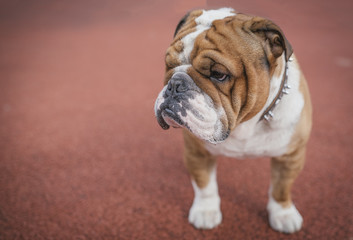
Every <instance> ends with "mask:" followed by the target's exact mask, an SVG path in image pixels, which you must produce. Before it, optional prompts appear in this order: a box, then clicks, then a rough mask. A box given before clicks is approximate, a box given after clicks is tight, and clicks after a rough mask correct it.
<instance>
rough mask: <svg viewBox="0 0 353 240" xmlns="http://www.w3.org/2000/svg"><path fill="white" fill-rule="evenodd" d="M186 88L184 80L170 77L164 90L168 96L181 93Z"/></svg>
mask: <svg viewBox="0 0 353 240" xmlns="http://www.w3.org/2000/svg"><path fill="white" fill-rule="evenodd" d="M187 90H188V87H187V84H186V82H185V81H183V80H182V79H175V78H172V79H170V80H169V82H168V86H167V89H166V91H165V94H166V95H167V96H168V97H169V96H173V95H179V94H182V93H184V92H186V91H187Z"/></svg>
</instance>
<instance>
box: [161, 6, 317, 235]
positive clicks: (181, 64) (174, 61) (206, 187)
mask: <svg viewBox="0 0 353 240" xmlns="http://www.w3.org/2000/svg"><path fill="white" fill-rule="evenodd" d="M290 56H291V57H290ZM289 58H290V59H289ZM286 61H287V62H288V78H287V79H288V80H287V81H288V84H289V85H290V86H291V89H290V93H289V94H288V95H285V96H283V98H282V100H281V101H280V103H279V104H278V105H277V106H276V107H275V108H274V110H273V113H274V116H273V118H272V119H270V120H269V121H266V120H264V119H261V117H262V115H263V113H264V112H265V111H266V109H267V108H268V106H269V105H270V104H271V102H272V101H273V100H274V99H275V97H276V95H277V93H278V91H279V90H280V85H281V81H282V77H283V74H284V71H285V63H286ZM311 112H312V110H311V102H310V96H309V91H308V87H307V83H306V80H305V78H304V76H303V74H302V72H301V70H300V68H299V65H298V63H297V60H296V58H295V56H294V54H292V48H291V45H290V44H289V42H288V41H287V39H286V38H285V36H284V34H283V32H282V31H281V29H280V28H279V27H278V26H277V25H275V24H274V23H273V22H271V21H270V20H267V19H264V18H260V17H252V16H248V15H245V14H238V13H235V11H234V10H233V9H230V8H222V9H218V10H208V11H207V10H196V11H192V12H190V13H189V14H187V15H186V16H185V17H184V19H182V21H181V22H180V23H179V25H178V27H177V30H176V34H175V38H174V40H173V42H172V44H171V46H170V47H169V48H168V50H167V54H166V77H165V87H164V88H163V89H162V91H161V92H160V94H159V96H158V98H157V100H156V103H155V113H156V116H157V119H158V122H159V123H160V125H161V126H162V127H163V128H164V129H167V128H169V126H173V127H183V128H184V130H183V134H184V142H185V151H184V160H185V165H186V167H187V169H188V171H189V173H190V174H191V177H192V186H193V188H194V192H195V198H194V201H193V204H192V207H191V209H190V212H189V222H190V223H192V224H193V225H194V226H195V227H196V228H202V229H211V228H214V227H216V226H217V225H218V224H220V223H221V221H222V214H221V211H220V202H221V201H220V197H219V194H218V186H217V181H216V157H217V156H219V155H225V156H228V157H235V158H246V157H271V184H270V189H269V201H268V205H267V210H268V213H269V222H270V225H271V227H272V228H273V229H275V230H277V231H280V232H285V233H293V232H295V231H298V230H299V229H300V228H301V226H302V222H303V219H302V217H301V215H300V213H299V212H298V210H297V209H296V207H295V206H294V204H293V203H292V200H291V195H290V189H291V186H292V184H293V181H294V180H295V178H296V177H297V175H298V174H299V172H300V171H301V169H302V168H303V164H304V159H305V149H306V143H307V141H308V138H309V135H310V129H311Z"/></svg>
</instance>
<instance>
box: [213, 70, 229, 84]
mask: <svg viewBox="0 0 353 240" xmlns="http://www.w3.org/2000/svg"><path fill="white" fill-rule="evenodd" d="M228 77H229V76H228V75H227V74H224V73H221V72H217V71H212V72H211V76H210V78H211V80H216V81H219V82H224V81H225V80H227V79H228Z"/></svg>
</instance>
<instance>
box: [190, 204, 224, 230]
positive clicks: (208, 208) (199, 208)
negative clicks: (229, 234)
mask: <svg viewBox="0 0 353 240" xmlns="http://www.w3.org/2000/svg"><path fill="white" fill-rule="evenodd" d="M189 222H190V223H191V224H193V225H194V226H195V227H196V228H199V229H212V228H214V227H216V226H217V225H219V224H220V223H221V222H222V213H221V210H220V200H219V198H215V199H202V200H201V201H194V203H193V205H192V207H191V209H190V213H189Z"/></svg>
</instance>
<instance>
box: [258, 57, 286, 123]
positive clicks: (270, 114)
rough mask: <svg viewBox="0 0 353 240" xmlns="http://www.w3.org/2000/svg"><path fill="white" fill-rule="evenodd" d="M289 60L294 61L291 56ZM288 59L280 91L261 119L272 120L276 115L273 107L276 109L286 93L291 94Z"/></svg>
mask: <svg viewBox="0 0 353 240" xmlns="http://www.w3.org/2000/svg"><path fill="white" fill-rule="evenodd" d="M288 61H292V60H291V58H289V60H288ZM288 61H286V64H285V70H284V73H283V76H282V81H281V86H280V88H279V90H278V93H277V95H276V97H275V98H274V99H273V101H272V102H271V104H270V105H269V106H268V107H267V108H266V110H265V111H264V113H263V114H262V116H261V118H260V120H259V121H261V120H263V119H265V120H266V121H270V120H271V119H272V118H273V116H274V114H273V109H275V107H276V106H277V105H278V103H279V102H280V101H281V100H282V97H283V95H284V94H289V91H288V90H289V89H290V88H291V87H290V86H289V85H288Z"/></svg>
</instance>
